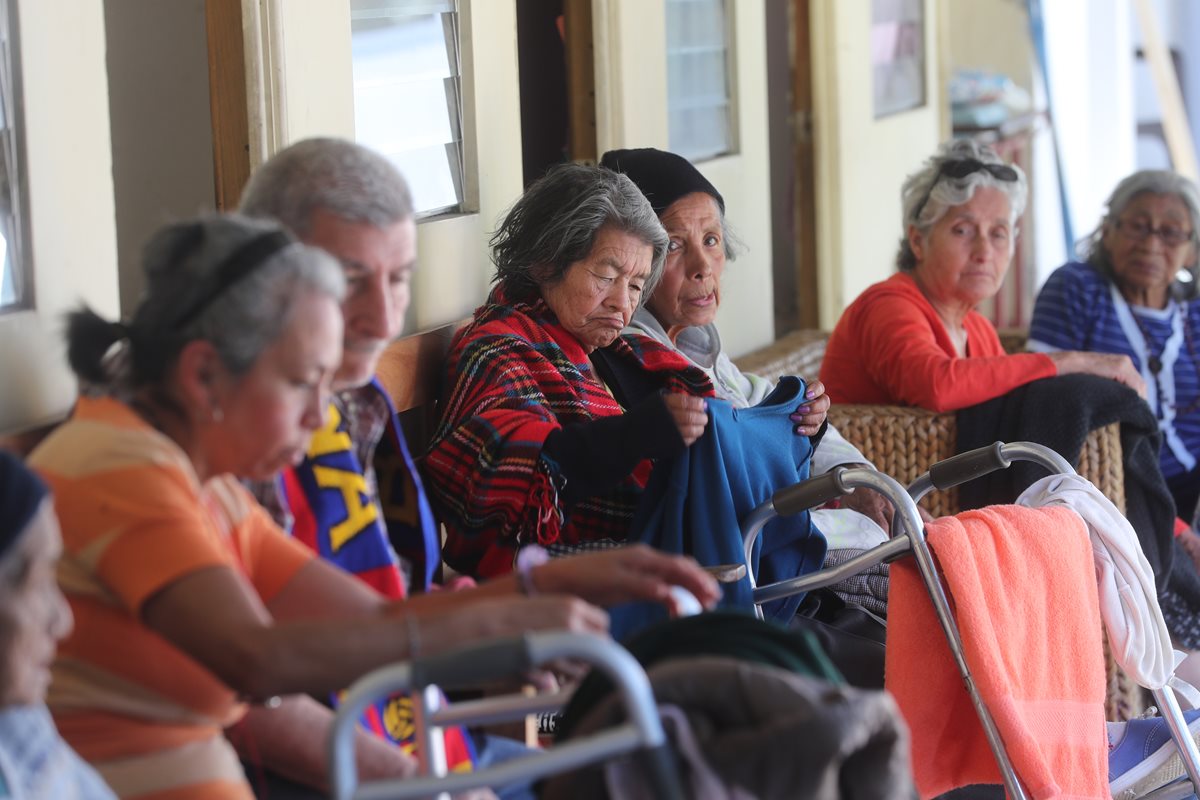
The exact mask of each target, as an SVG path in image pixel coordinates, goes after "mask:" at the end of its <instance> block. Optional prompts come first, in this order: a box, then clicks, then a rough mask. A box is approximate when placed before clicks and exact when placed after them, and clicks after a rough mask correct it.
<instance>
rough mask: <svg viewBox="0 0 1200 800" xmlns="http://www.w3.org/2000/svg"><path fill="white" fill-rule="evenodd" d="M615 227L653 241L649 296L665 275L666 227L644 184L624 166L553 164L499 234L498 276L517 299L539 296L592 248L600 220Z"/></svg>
mask: <svg viewBox="0 0 1200 800" xmlns="http://www.w3.org/2000/svg"><path fill="white" fill-rule="evenodd" d="M609 226H611V227H614V228H616V229H617V230H619V231H621V232H623V233H627V234H630V235H631V236H634V237H636V238H638V239H640V240H641V241H643V242H645V243H646V244H648V245H650V247H651V248H652V249H653V256H652V259H651V263H650V275H649V277H647V279H646V282H645V284H644V285H643V286H642V292H641V298H642V300H643V301H644V300H645V299H646V298H648V297H649V296H650V295H651V294H653V293H654V287H655V286H656V285H657V284H658V281H659V279H660V278H661V277H662V272H663V263H664V261H665V260H666V255H667V243H668V241H669V240H668V238H667V232H666V231H665V230H663V226H662V223H660V222H659V221H658V216H657V215H656V214H655V213H654V209H653V208H652V207H651V205H650V201H649V200H647V199H646V197H645V195H643V194H642V192H641V190H640V189H638V187H637V184H635V183H634V182H633V181H631V180H630V179H629V178H628V177H627V176H626V175H624V174H622V173H620V172H613V171H612V170H609V169H604V168H602V167H595V166H587V165H584V164H562V165H560V166H557V167H554V168H553V169H551V170H550V171H549V172H548V173H546V175H545V176H544V177H542V178H541V179H539V180H538V181H537V182H535V183H534V184H533V185H531V186H530V187H529V188H528V189H526V190H525V193H524V194H523V195H521V197H520V199H518V200H517V202H516V203H514V204H513V206H512V208H510V209H509V211H508V213H507V214H506V215H505V217H504V221H503V222H502V223H501V224H500V227H499V228H498V229H497V230H496V232H495V233H494V234H492V238H491V240H490V241H489V244H490V245H491V247H492V263H494V264H495V265H496V274H495V276H494V277H493V279H492V280H493V282H495V283H497V284H499V285H500V286H502V287H503V288H504V290H505V291H506V292H507V293H508V294H509V296H510V297H511V298H512V299H514V300H528V299H531V298H533V297H536V296H537V295H538V294H539V291H540V289H541V287H542V286H544V285H549V284H553V283H556V282H557V281H559V280H562V277H563V275H564V274H566V271H567V267H569V266H571V264H573V263H575V262H576V261H581V260H582V259H584V258H586V257H587V256H588V254H589V253H591V252H592V246H593V245H594V244H595V242H596V235H597V234H598V233H599V232H600V229H601V228H604V227H609Z"/></svg>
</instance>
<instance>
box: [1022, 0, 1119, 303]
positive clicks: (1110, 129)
mask: <svg viewBox="0 0 1200 800" xmlns="http://www.w3.org/2000/svg"><path fill="white" fill-rule="evenodd" d="M1042 8H1043V12H1044V14H1045V26H1046V50H1047V59H1048V61H1049V63H1048V76H1049V83H1050V90H1051V93H1052V97H1051V99H1052V100H1053V102H1054V109H1053V118H1054V123H1055V126H1056V129H1057V133H1058V142H1059V154H1060V156H1061V159H1062V170H1063V175H1064V181H1065V184H1066V187H1067V193H1068V200H1069V204H1070V214H1071V228H1072V231H1073V234H1074V237H1075V239H1076V240H1078V239H1080V238H1081V237H1083V236H1084V235H1085V234H1087V233H1088V232H1090V231H1091V230H1092V229H1094V228H1095V227H1096V224H1097V223H1098V222H1099V221H1100V217H1101V214H1102V212H1103V209H1104V199H1105V198H1106V197H1108V195H1109V193H1110V192H1112V190H1113V187H1114V186H1116V185H1117V182H1118V181H1120V180H1121V178H1124V177H1125V176H1126V175H1128V174H1129V173H1131V172H1133V170H1134V168H1135V166H1134V165H1135V158H1134V151H1135V120H1134V106H1133V55H1132V54H1133V42H1132V39H1131V23H1132V21H1133V18H1132V16H1131V10H1130V4H1129V0H1056V2H1053V3H1043V4H1042ZM1038 147H1039V150H1038V151H1036V152H1035V169H1038V170H1042V169H1043V168H1045V169H1046V170H1047V171H1046V173H1044V174H1047V175H1048V174H1052V172H1051V170H1052V169H1053V163H1054V162H1053V159H1052V156H1051V154H1050V153H1048V152H1046V151H1047V150H1048V149H1049V147H1050V143H1049V140H1048V139H1046V140H1045V142H1044V143H1043V142H1042V141H1041V140H1039V145H1038ZM1035 191H1036V192H1037V193H1038V196H1035V198H1034V202H1035V204H1036V205H1035V208H1048V207H1050V206H1051V205H1053V204H1056V203H1057V202H1058V199H1057V191H1056V187H1054V186H1053V183H1052V181H1043V183H1042V185H1041V187H1040V188H1036V189H1035ZM1043 221H1045V220H1043ZM1039 225H1040V226H1041V227H1040V228H1039V231H1040V234H1041V235H1040V237H1039V243H1038V250H1039V254H1038V259H1037V264H1036V266H1037V270H1036V280H1035V283H1036V284H1037V285H1038V286H1040V285H1041V283H1042V282H1044V280H1045V278H1046V277H1047V276H1048V275H1049V274H1050V272H1052V271H1053V270H1054V269H1055V268H1056V267H1058V266H1059V265H1060V264H1061V263H1062V258H1063V257H1065V256H1067V255H1069V254H1068V253H1066V252H1064V251H1065V250H1066V246H1065V244H1060V242H1062V236H1061V235H1060V234H1058V232H1057V230H1055V229H1053V228H1051V227H1050V226H1049V225H1043V224H1042V223H1041V222H1039ZM1056 255H1057V257H1056Z"/></svg>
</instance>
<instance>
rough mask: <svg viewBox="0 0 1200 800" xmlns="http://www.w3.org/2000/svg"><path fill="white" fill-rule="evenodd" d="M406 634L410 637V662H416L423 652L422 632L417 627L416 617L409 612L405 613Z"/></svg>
mask: <svg viewBox="0 0 1200 800" xmlns="http://www.w3.org/2000/svg"><path fill="white" fill-rule="evenodd" d="M404 633H405V635H406V636H407V637H408V660H409V661H416V659H417V655H418V654H419V653H420V652H421V630H420V628H418V627H417V619H416V617H415V616H414V615H413V614H412V613H411V612H409V611H407V610H406V611H405V612H404Z"/></svg>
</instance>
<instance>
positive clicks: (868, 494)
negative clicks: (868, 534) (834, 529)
mask: <svg viewBox="0 0 1200 800" xmlns="http://www.w3.org/2000/svg"><path fill="white" fill-rule="evenodd" d="M841 507H842V508H849V509H851V510H853V511H857V512H858V513H860V514H862V515H863V516H864V517H866V518H867V519H869V520H871V521H872V522H874V523H875V524H876V525H878V526H879V527H880V528H882V529H883V532H884V533H886V534H887V535H889V536H891V534H892V531H891V528H892V512H893V510H894V509H893V508H892V504H891V502H889V501H888V499H887V498H886V497H884V496H883V495H881V494H880V493H879V492H877V491H875V490H874V489H868V488H867V487H865V486H860V487H858V488H857V489H855V490H854V491H853V492H851V493H850V494H847V495H844V496H843V497H842V499H841Z"/></svg>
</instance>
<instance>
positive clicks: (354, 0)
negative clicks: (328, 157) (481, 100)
mask: <svg viewBox="0 0 1200 800" xmlns="http://www.w3.org/2000/svg"><path fill="white" fill-rule="evenodd" d="M458 22H459V18H458V2H457V0H351V4H350V30H351V37H352V42H351V48H352V53H353V60H354V64H353V70H354V127H355V137H356V138H357V139H358V141H359V142H361V143H362V144H365V145H367V146H368V147H371V148H373V149H375V150H378V151H379V152H381V153H383V154H384V155H386V156H387V157H388V158H390V159H391V160H392V162H393V163H395V164H396V166H397V167H399V169H400V171H401V172H403V173H404V176H405V177H406V178H407V179H408V181H409V185H410V186H411V187H412V192H413V202H414V204H415V205H416V210H417V214H418V216H432V215H434V214H440V213H445V212H448V211H457V210H460V209H461V208H462V203H463V152H462V92H461V79H460V59H459V40H458Z"/></svg>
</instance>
